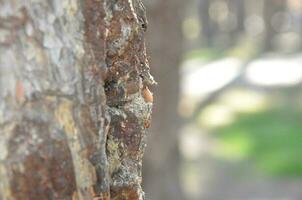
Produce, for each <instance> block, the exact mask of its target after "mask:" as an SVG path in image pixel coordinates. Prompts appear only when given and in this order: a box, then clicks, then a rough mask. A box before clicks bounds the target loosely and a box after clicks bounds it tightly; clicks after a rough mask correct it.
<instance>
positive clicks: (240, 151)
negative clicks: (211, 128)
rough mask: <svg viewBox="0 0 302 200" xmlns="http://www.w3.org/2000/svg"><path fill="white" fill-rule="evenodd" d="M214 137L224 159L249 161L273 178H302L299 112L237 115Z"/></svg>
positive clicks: (282, 110)
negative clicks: (235, 118) (232, 121)
mask: <svg viewBox="0 0 302 200" xmlns="http://www.w3.org/2000/svg"><path fill="white" fill-rule="evenodd" d="M217 131H218V134H216V137H217V139H218V141H219V142H220V144H221V145H222V146H221V150H222V152H221V153H222V155H223V156H224V157H226V158H228V159H233V158H236V157H237V158H238V157H241V158H243V159H249V160H251V161H253V163H255V164H256V166H257V167H258V168H259V169H261V170H263V171H264V172H266V173H268V174H269V175H274V176H300V177H301V176H302V157H301V155H302V112H300V111H298V110H297V109H290V108H287V107H282V108H274V109H271V110H266V111H263V112H258V113H252V114H241V116H239V117H238V120H236V121H235V122H234V123H232V124H230V125H227V126H225V127H222V128H219V129H218V130H217Z"/></svg>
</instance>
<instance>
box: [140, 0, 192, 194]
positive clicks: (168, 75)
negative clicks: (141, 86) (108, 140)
mask: <svg viewBox="0 0 302 200" xmlns="http://www.w3.org/2000/svg"><path fill="white" fill-rule="evenodd" d="M186 3H187V2H186V1H183V0H164V1H162V0H152V1H146V7H147V8H148V9H147V10H148V12H147V13H148V19H149V24H150V30H149V31H148V37H147V41H148V45H147V46H148V47H149V51H150V52H149V53H150V55H151V61H150V62H151V65H152V66H153V68H152V70H153V73H154V74H155V77H156V81H157V82H158V83H159V84H158V87H156V89H155V90H154V94H155V103H154V105H155V106H154V115H153V117H154V120H153V123H152V126H151V130H150V134H149V135H148V146H147V152H146V159H145V165H144V173H143V177H144V180H145V181H144V186H145V190H146V194H147V197H149V199H151V200H170V199H173V200H178V199H179V200H184V197H183V194H182V190H181V185H180V184H181V183H180V179H179V174H180V173H179V166H180V158H179V152H178V150H179V148H178V135H179V131H180V128H181V119H180V117H179V115H178V103H179V95H180V94H179V92H180V76H179V68H180V61H181V56H182V50H183V43H182V41H183V38H182V29H181V28H182V27H181V25H182V20H183V15H184V6H185V5H186Z"/></svg>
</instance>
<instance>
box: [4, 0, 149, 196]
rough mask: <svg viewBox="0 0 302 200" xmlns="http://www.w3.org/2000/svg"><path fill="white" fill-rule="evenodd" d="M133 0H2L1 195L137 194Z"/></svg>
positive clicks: (145, 107) (140, 139)
mask: <svg viewBox="0 0 302 200" xmlns="http://www.w3.org/2000/svg"><path fill="white" fill-rule="evenodd" d="M145 30H146V18H145V9H144V7H143V5H142V4H141V2H140V0H51V1H45V0H27V1H21V0H0V200H14V199H16V200H17V199H18V200H23V199H24V200H44V199H54V200H64V199H66V200H68V199H72V200H77V199H78V200H82V199H85V200H86V199H88V200H89V199H99V200H106V199H117V200H118V199H131V200H132V199H133V200H135V199H144V193H143V191H142V189H141V185H140V184H141V168H142V166H141V165H142V162H141V161H142V155H143V152H144V147H145V135H146V129H147V127H148V126H149V123H150V114H151V107H152V94H151V93H150V91H149V89H148V86H149V85H152V84H153V82H154V81H153V79H152V76H151V75H150V74H149V66H148V61H147V58H146V53H145V45H144V34H145Z"/></svg>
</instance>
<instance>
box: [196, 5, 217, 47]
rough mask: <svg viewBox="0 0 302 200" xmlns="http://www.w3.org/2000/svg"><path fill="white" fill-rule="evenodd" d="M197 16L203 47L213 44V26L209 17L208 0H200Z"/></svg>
mask: <svg viewBox="0 0 302 200" xmlns="http://www.w3.org/2000/svg"><path fill="white" fill-rule="evenodd" d="M199 11H200V12H199V17H200V22H201V26H202V40H203V41H202V43H203V44H205V47H211V46H212V44H213V37H214V36H215V35H214V26H213V22H212V20H211V18H210V1H209V0H200V2H199Z"/></svg>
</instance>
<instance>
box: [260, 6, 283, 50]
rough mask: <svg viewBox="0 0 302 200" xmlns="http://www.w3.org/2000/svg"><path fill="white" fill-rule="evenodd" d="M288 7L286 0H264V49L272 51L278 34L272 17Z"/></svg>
mask: <svg viewBox="0 0 302 200" xmlns="http://www.w3.org/2000/svg"><path fill="white" fill-rule="evenodd" d="M285 9H286V1H284V0H265V1H264V22H265V27H266V32H265V40H264V49H265V51H272V50H274V49H273V48H274V47H273V39H274V37H275V36H276V34H277V32H276V29H275V28H274V27H273V25H272V19H273V17H274V15H275V14H278V13H279V12H283V11H284V10H285Z"/></svg>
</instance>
